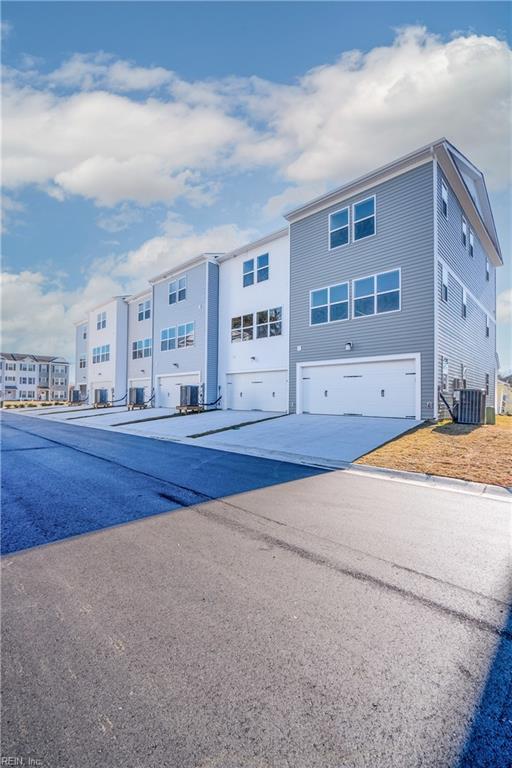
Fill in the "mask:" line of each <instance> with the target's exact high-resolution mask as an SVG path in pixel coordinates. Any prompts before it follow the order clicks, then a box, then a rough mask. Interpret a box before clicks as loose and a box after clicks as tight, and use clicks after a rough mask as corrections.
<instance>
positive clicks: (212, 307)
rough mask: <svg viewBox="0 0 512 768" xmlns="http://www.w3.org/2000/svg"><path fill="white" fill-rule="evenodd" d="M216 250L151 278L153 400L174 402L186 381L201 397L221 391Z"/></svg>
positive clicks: (207, 400) (206, 398) (210, 399)
mask: <svg viewBox="0 0 512 768" xmlns="http://www.w3.org/2000/svg"><path fill="white" fill-rule="evenodd" d="M217 255H218V254H208V253H207V254H202V255H201V256H199V257H198V258H195V259H191V260H190V261H188V262H186V263H185V264H182V265H180V267H179V268H175V269H172V270H168V271H167V272H164V273H162V274H160V275H158V276H157V277H154V278H152V279H151V280H150V281H149V282H150V283H151V285H152V306H153V329H154V333H153V358H152V359H153V373H152V381H153V387H154V390H155V405H156V406H160V407H164V408H175V407H176V405H179V402H180V387H181V386H182V385H187V384H191V385H198V386H199V388H200V398H201V402H203V403H213V402H214V401H215V400H216V399H217V397H218V394H217V357H218V352H217V325H218V296H219V267H218V264H217V263H216V260H215V258H216V256H217Z"/></svg>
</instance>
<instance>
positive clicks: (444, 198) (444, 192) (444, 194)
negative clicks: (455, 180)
mask: <svg viewBox="0 0 512 768" xmlns="http://www.w3.org/2000/svg"><path fill="white" fill-rule="evenodd" d="M441 210H442V212H443V216H444V217H445V218H448V187H447V186H446V184H445V183H444V181H442V182H441Z"/></svg>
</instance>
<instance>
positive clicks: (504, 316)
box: [496, 288, 512, 324]
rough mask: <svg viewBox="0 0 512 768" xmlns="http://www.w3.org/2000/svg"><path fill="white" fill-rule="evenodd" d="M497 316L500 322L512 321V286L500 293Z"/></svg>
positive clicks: (497, 302)
mask: <svg viewBox="0 0 512 768" xmlns="http://www.w3.org/2000/svg"><path fill="white" fill-rule="evenodd" d="M496 317H497V319H498V322H499V323H503V324H505V323H512V288H508V289H506V290H504V291H502V292H501V293H500V294H498V298H497V301H496Z"/></svg>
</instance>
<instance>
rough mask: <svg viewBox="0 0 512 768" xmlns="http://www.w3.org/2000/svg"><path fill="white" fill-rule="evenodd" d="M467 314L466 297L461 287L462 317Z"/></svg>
mask: <svg viewBox="0 0 512 768" xmlns="http://www.w3.org/2000/svg"><path fill="white" fill-rule="evenodd" d="M467 316H468V297H467V294H466V289H465V288H463V289H462V317H463V318H464V319H465V318H466V317H467Z"/></svg>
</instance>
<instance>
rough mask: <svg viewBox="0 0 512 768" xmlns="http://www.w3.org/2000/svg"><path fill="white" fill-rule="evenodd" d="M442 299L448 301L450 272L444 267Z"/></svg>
mask: <svg viewBox="0 0 512 768" xmlns="http://www.w3.org/2000/svg"><path fill="white" fill-rule="evenodd" d="M441 299H442V300H443V301H446V302H447V301H448V270H447V269H446V267H445V266H444V265H443V266H442V267H441Z"/></svg>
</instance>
